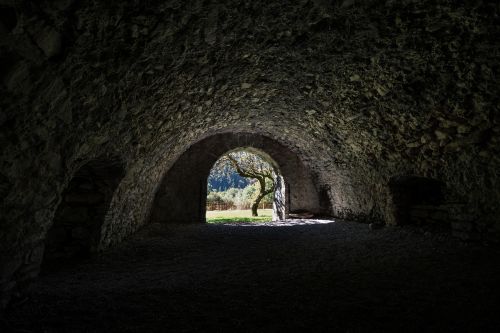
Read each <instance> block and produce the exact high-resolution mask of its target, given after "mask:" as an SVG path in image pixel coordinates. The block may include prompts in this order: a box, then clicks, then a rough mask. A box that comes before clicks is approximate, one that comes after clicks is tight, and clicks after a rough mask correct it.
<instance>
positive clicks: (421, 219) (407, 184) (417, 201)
mask: <svg viewBox="0 0 500 333" xmlns="http://www.w3.org/2000/svg"><path fill="white" fill-rule="evenodd" d="M389 188H390V190H391V194H392V200H393V203H394V209H395V212H394V213H395V217H396V223H397V224H399V225H405V224H429V223H432V222H436V220H439V221H438V223H441V222H442V221H441V220H444V218H445V216H444V215H445V214H443V213H442V211H443V209H442V208H443V207H442V205H443V203H444V199H445V198H444V197H445V196H444V191H445V184H444V183H443V182H441V181H439V180H436V179H432V178H426V177H418V176H399V177H394V178H392V179H391V180H390V182H389ZM441 215H443V216H442V217H441ZM441 224H442V223H441Z"/></svg>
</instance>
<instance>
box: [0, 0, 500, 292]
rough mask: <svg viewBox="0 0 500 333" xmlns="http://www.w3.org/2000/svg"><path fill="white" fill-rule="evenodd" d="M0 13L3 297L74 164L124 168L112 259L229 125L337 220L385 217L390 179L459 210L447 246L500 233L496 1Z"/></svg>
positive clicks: (23, 7) (111, 227) (106, 233)
mask: <svg viewBox="0 0 500 333" xmlns="http://www.w3.org/2000/svg"><path fill="white" fill-rule="evenodd" d="M0 7H1V10H2V14H0V60H1V61H0V96H1V98H0V128H1V130H0V142H1V147H2V149H1V150H0V195H1V197H2V199H3V200H2V201H1V202H0V228H1V230H0V231H1V232H0V294H3V293H4V291H8V290H11V289H12V285H13V284H15V282H13V281H14V280H15V279H14V278H13V276H14V275H16V274H17V272H20V267H21V266H23V267H24V266H26V267H28V266H29V263H30V262H32V261H36V260H37V259H36V258H37V257H38V256H39V255H40V247H41V243H42V240H43V237H44V235H45V233H46V231H47V228H48V227H49V226H50V224H51V222H52V220H53V217H54V213H55V210H56V207H57V205H58V202H59V199H60V195H61V193H62V191H63V189H64V188H65V187H66V185H67V184H68V182H69V180H70V179H71V178H72V176H73V174H74V172H75V171H76V170H77V169H78V168H79V166H80V165H81V163H85V162H87V161H90V160H92V159H93V158H95V157H96V156H98V155H100V154H102V153H116V154H120V156H123V157H124V160H125V162H126V165H127V172H126V176H125V177H124V178H123V180H122V182H121V183H120V185H119V186H118V188H117V190H116V193H115V196H114V197H113V199H112V202H111V204H110V209H109V211H108V213H107V217H106V219H105V223H104V225H103V233H102V239H101V243H100V248H101V249H105V248H107V247H109V246H112V245H113V244H116V243H117V242H119V241H120V240H122V239H123V238H124V237H126V236H127V235H129V234H131V233H132V232H134V231H135V230H137V228H139V227H140V226H141V225H143V224H144V223H145V222H146V221H147V220H148V218H149V216H150V208H151V206H152V202H153V200H154V194H155V193H156V190H157V188H158V186H159V184H160V183H161V179H162V177H163V176H164V173H165V170H169V169H170V168H171V167H172V166H173V164H174V163H175V161H176V160H178V159H179V157H180V156H181V155H182V153H183V152H185V151H186V149H188V148H189V146H191V145H192V144H194V143H195V142H198V141H199V140H201V139H203V138H204V137H208V136H211V135H214V134H217V133H220V132H224V131H234V132H254V133H255V132H258V133H259V134H262V135H265V136H268V137H270V138H272V139H273V140H276V141H278V142H280V143H281V144H283V145H285V146H286V147H288V148H289V149H291V150H292V151H294V152H295V153H296V154H297V156H299V157H300V158H301V160H302V161H303V163H304V165H306V166H307V168H308V169H310V170H311V172H312V174H313V175H314V179H315V181H316V185H317V187H318V191H319V193H324V194H325V195H322V196H321V197H322V198H326V197H328V199H324V200H321V202H322V204H324V205H325V206H328V205H330V206H331V208H332V214H333V215H335V216H339V217H346V218H351V219H356V220H371V219H374V218H377V219H383V220H385V221H386V222H388V223H393V222H394V221H395V219H394V216H393V215H394V203H393V202H392V199H391V193H390V189H389V182H390V179H391V178H392V177H394V176H396V175H415V176H419V177H427V178H432V179H436V180H438V181H441V182H443V183H444V184H445V185H446V190H447V196H448V197H449V202H452V203H457V204H460V205H462V207H465V208H464V210H463V211H462V210H461V208H460V209H459V208H457V207H452V208H450V209H449V212H450V214H452V215H454V216H456V217H459V218H460V222H456V223H455V225H456V227H454V229H455V230H456V231H457V235H459V236H460V237H462V238H464V239H465V238H467V237H470V236H471V235H475V236H474V237H476V238H486V239H489V240H492V241H498V240H499V239H500V221H499V219H498V216H499V215H500V208H499V205H498V201H499V200H500V191H499V188H500V186H499V184H500V175H499V173H498V170H499V169H500V150H499V149H500V148H499V147H500V129H499V128H500V126H499V124H500V118H499V115H500V112H499V105H500V100H499V98H500V97H499V96H500V85H498V73H499V72H500V66H499V62H498V54H499V52H500V44H499V42H498V35H499V34H500V24H499V22H498V21H499V19H498V18H499V17H500V5H499V4H498V3H495V2H492V1H469V2H458V1H450V0H439V1H430V0H423V1H339V2H335V1H333V2H328V1H297V2H277V1H276V2H273V1H264V0H262V1H260V0H255V1H245V2H241V1H228V2H227V3H224V4H222V3H220V2H217V1H215V2H212V1H194V2H192V1H156V0H153V1H114V2H110V1H101V0H96V1H93V2H85V1H63V2H61V1H57V2H51V1H7V2H5V1H4V3H3V4H1V5H0ZM208 14H210V15H209V16H210V20H209V19H207V17H208ZM457 221H458V220H457ZM25 264H26V265H25ZM29 274H30V273H29V272H27V271H26V272H22V273H19V274H18V275H22V276H27V275H29ZM0 298H1V297H0Z"/></svg>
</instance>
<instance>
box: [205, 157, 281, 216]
mask: <svg viewBox="0 0 500 333" xmlns="http://www.w3.org/2000/svg"><path fill="white" fill-rule="evenodd" d="M283 184H285V181H284V179H283V176H282V175H281V171H280V168H279V165H278V164H277V163H276V161H274V160H273V159H272V158H271V157H270V156H269V155H268V154H266V153H265V152H264V151H262V150H259V149H255V148H252V147H239V148H236V149H233V150H231V151H228V152H226V153H225V154H223V155H222V156H221V157H220V158H219V159H218V160H217V161H216V162H215V163H214V165H213V166H212V168H211V169H210V173H209V176H208V179H207V188H208V191H207V192H208V195H207V205H206V220H207V222H225V221H238V222H247V221H248V222H257V221H262V222H266V221H270V220H271V219H272V220H282V219H284V218H285V217H286V208H287V207H286V203H287V202H286V193H285V191H284V186H283ZM259 211H260V212H263V213H262V214H261V213H259Z"/></svg>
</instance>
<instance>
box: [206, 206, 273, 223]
mask: <svg viewBox="0 0 500 333" xmlns="http://www.w3.org/2000/svg"><path fill="white" fill-rule="evenodd" d="M257 213H258V214H259V216H252V211H251V210H250V209H246V210H211V211H207V215H206V218H207V222H208V223H230V222H269V221H271V220H272V216H273V210H272V209H259V210H258V211H257Z"/></svg>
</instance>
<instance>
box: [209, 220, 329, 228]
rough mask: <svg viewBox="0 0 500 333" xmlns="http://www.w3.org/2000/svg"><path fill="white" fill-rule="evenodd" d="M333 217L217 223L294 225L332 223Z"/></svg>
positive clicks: (236, 225) (258, 225)
mask: <svg viewBox="0 0 500 333" xmlns="http://www.w3.org/2000/svg"><path fill="white" fill-rule="evenodd" d="M334 222H335V220H334V219H287V220H283V221H271V222H258V223H255V222H231V223H219V225H225V226H231V227H294V226H302V225H314V224H329V223H334Z"/></svg>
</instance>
